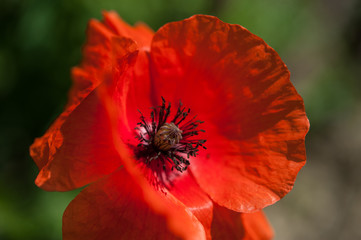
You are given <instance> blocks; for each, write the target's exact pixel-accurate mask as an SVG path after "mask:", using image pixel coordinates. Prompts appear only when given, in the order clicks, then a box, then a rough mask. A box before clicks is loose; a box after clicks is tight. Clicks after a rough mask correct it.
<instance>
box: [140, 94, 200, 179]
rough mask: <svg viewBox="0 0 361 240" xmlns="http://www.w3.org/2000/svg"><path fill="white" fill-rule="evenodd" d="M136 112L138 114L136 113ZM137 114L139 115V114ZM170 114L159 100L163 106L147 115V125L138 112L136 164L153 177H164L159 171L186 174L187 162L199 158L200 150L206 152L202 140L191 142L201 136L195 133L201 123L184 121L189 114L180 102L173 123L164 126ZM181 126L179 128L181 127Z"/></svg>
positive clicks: (168, 107)
mask: <svg viewBox="0 0 361 240" xmlns="http://www.w3.org/2000/svg"><path fill="white" fill-rule="evenodd" d="M138 111H139V110H138ZM139 112H140V111H139ZM170 112H171V104H170V103H168V106H167V107H166V101H165V99H164V98H163V97H162V105H161V106H158V107H154V108H152V112H151V113H150V120H151V122H147V120H146V119H145V117H144V116H143V114H142V113H141V112H140V122H139V123H138V124H137V125H138V127H136V130H138V135H137V136H136V138H137V139H138V140H139V142H140V143H139V144H138V149H137V151H136V152H137V155H138V159H139V160H143V161H144V163H145V164H146V165H147V166H148V167H151V168H157V169H154V174H158V175H164V173H162V171H166V172H167V171H173V169H176V170H177V171H179V172H183V171H185V170H187V168H188V166H189V165H190V161H189V158H190V157H195V156H197V154H198V151H199V147H202V148H204V149H206V147H205V146H204V143H205V142H206V140H204V139H190V138H192V137H193V136H196V135H198V134H199V132H204V130H202V129H200V130H198V129H197V127H198V126H199V124H202V123H203V122H202V121H199V120H196V116H194V117H193V118H191V119H190V120H189V121H185V119H186V118H187V116H188V115H189V113H190V109H189V108H188V109H187V110H186V108H185V107H183V104H182V103H181V102H180V104H179V107H178V110H177V112H176V113H175V115H174V118H173V119H172V121H170V122H167V120H168V118H169V115H170ZM181 123H183V124H182V125H181V126H180V124H181Z"/></svg>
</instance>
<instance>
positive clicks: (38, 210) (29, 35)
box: [0, 0, 361, 240]
mask: <svg viewBox="0 0 361 240" xmlns="http://www.w3.org/2000/svg"><path fill="white" fill-rule="evenodd" d="M341 2H342V1H341ZM360 6H361V4H360V3H359V2H357V1H351V0H350V1H345V2H343V3H342V4H341V3H338V2H337V1H332V2H331V1H330V2H328V1H326V0H324V1H322V0H318V1H309V0H288V1H286V0H275V1H261V0H253V1H251V0H238V1H237V0H227V1H226V0H224V1H222V0H212V1H207V0H183V1H181V0H152V1H149V0H118V1H114V0H103V1H99V0H98V1H87V0H63V1H60V0H53V1H49V0H1V1H0V31H1V35H0V36H1V37H0V101H1V108H0V110H1V111H0V164H1V165H0V239H5V240H7V239H9V240H17V239H37V240H40V239H61V216H62V213H63V211H64V209H65V207H66V206H67V204H68V203H69V202H70V201H71V200H72V199H73V198H74V196H75V195H76V194H77V193H78V192H79V190H76V191H73V192H70V193H52V192H45V191H42V190H41V189H39V188H37V187H36V186H35V185H34V183H33V181H34V179H35V177H36V175H37V173H38V170H37V168H36V166H35V164H34V163H33V162H32V160H31V158H30V157H29V156H28V147H29V146H30V144H31V143H32V141H33V140H34V138H35V137H38V136H41V135H42V134H43V133H44V131H45V130H46V129H47V127H48V126H49V125H50V123H51V122H52V121H53V120H54V119H55V118H56V116H57V115H58V114H59V113H60V112H61V111H62V107H63V106H64V104H65V102H66V95H67V91H68V89H69V87H70V84H71V81H70V77H69V76H70V68H71V67H72V66H75V65H77V64H78V63H79V62H80V59H81V47H82V44H83V43H84V41H85V29H86V25H87V22H88V20H89V19H90V18H97V19H101V11H102V10H116V11H117V12H118V13H119V15H120V16H121V17H122V18H123V19H124V20H126V21H127V22H129V23H131V24H134V23H135V22H137V21H143V22H145V23H147V24H148V25H149V26H150V27H152V28H153V29H154V30H156V29H157V28H159V27H160V26H162V25H163V24H164V23H166V22H169V21H176V20H181V19H184V18H187V17H189V16H191V15H193V14H199V13H202V14H211V15H216V16H218V17H220V18H221V19H222V20H223V21H225V22H229V23H235V24H241V25H243V26H245V27H246V28H248V29H249V30H250V31H251V32H253V33H255V34H257V35H258V36H260V37H262V38H263V39H264V40H265V41H266V42H267V43H268V44H269V45H270V46H272V47H273V48H275V49H276V51H277V52H278V53H279V54H280V55H281V57H282V59H283V60H284V61H285V62H286V64H287V65H288V67H289V69H290V71H291V73H292V81H293V83H294V84H295V85H296V88H297V89H298V91H299V92H300V94H301V95H302V96H303V97H304V99H305V104H306V109H307V112H308V116H309V118H310V121H311V126H312V128H311V129H312V130H311V133H310V135H311V136H310V139H311V140H312V136H313V135H317V134H322V133H323V132H325V131H328V130H329V128H330V126H331V125H332V122H333V121H335V119H336V120H337V119H338V118H342V117H343V116H344V114H345V112H350V111H353V109H355V108H357V106H359V105H358V104H359V103H360V96H361V94H360V91H361V86H360V79H361V78H360V62H361V61H360V55H361V47H360V43H361V37H360V29H361V20H360V19H361V18H360V16H361V11H360V9H361V7H360ZM334 16H337V21H336V20H334ZM311 140H309V141H311ZM311 149H312V148H311Z"/></svg>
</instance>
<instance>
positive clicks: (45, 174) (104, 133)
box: [30, 37, 137, 191]
mask: <svg viewBox="0 0 361 240" xmlns="http://www.w3.org/2000/svg"><path fill="white" fill-rule="evenodd" d="M110 45H111V46H112V47H111V51H112V54H113V56H117V58H114V57H112V58H111V60H112V70H111V71H108V72H104V74H103V77H102V80H103V83H102V84H101V85H99V86H98V87H97V88H99V87H100V86H102V85H109V84H111V83H112V81H113V77H114V71H113V68H116V69H117V71H118V72H121V71H125V69H128V67H127V66H130V65H132V66H133V65H134V59H135V58H136V56H137V51H136V46H135V45H134V42H133V41H131V40H130V39H126V38H119V37H113V38H112V39H111V41H110ZM97 88H96V89H97ZM70 107H71V111H70V110H69V107H68V109H67V110H66V111H65V112H64V113H63V114H62V115H61V116H60V117H59V118H58V119H57V120H56V121H55V123H54V124H53V126H52V127H51V128H50V129H49V130H48V132H47V133H46V134H45V135H44V136H43V137H42V138H39V139H37V140H35V142H34V144H33V145H32V146H31V148H30V151H31V155H32V157H33V158H34V160H35V161H36V162H37V163H38V166H39V168H41V171H40V173H39V175H38V177H37V179H36V180H35V183H36V184H37V185H38V186H39V187H42V188H43V189H45V190H50V191H66V190H71V189H74V188H78V187H81V186H84V185H85V184H88V183H90V182H92V181H95V180H97V179H98V178H100V177H102V176H104V175H106V174H109V173H111V172H112V171H114V170H115V169H117V168H118V167H119V166H120V165H121V162H120V160H119V156H118V154H117V152H116V150H115V149H114V143H113V138H112V132H111V131H113V129H112V128H111V125H110V122H109V115H108V112H107V110H106V109H105V108H104V105H103V101H102V100H101V99H100V98H99V95H98V92H97V91H94V90H93V91H90V93H89V94H88V95H87V96H86V97H85V98H84V99H82V100H81V101H80V102H79V103H76V104H73V105H71V106H70ZM122 134H129V133H128V132H122Z"/></svg>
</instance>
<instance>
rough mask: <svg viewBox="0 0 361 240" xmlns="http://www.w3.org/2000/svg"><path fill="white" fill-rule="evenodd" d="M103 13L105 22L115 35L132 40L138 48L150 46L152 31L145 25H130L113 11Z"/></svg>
mask: <svg viewBox="0 0 361 240" xmlns="http://www.w3.org/2000/svg"><path fill="white" fill-rule="evenodd" d="M103 15H104V22H105V24H106V25H107V26H108V27H109V28H110V29H112V30H113V31H114V32H115V33H116V34H117V35H119V36H123V37H127V38H130V39H132V40H134V41H135V42H136V43H137V44H138V46H139V48H146V49H149V48H150V43H151V41H152V37H153V34H154V32H153V30H152V29H150V28H149V27H148V26H147V25H145V24H144V23H138V24H137V25H136V26H135V27H132V26H130V25H129V24H128V23H126V22H124V21H123V20H122V19H121V18H120V17H119V15H118V14H117V13H116V12H114V11H110V12H103Z"/></svg>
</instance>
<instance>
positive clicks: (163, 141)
mask: <svg viewBox="0 0 361 240" xmlns="http://www.w3.org/2000/svg"><path fill="white" fill-rule="evenodd" d="M182 132H183V131H182V130H180V129H179V128H178V127H177V125H175V124H174V123H173V122H171V123H165V124H163V126H161V127H160V129H159V130H158V132H157V133H156V135H155V137H154V145H155V146H156V147H157V148H158V149H159V150H162V151H168V150H169V149H171V148H172V147H173V146H174V145H176V144H178V143H179V141H180V140H181V139H182Z"/></svg>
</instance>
